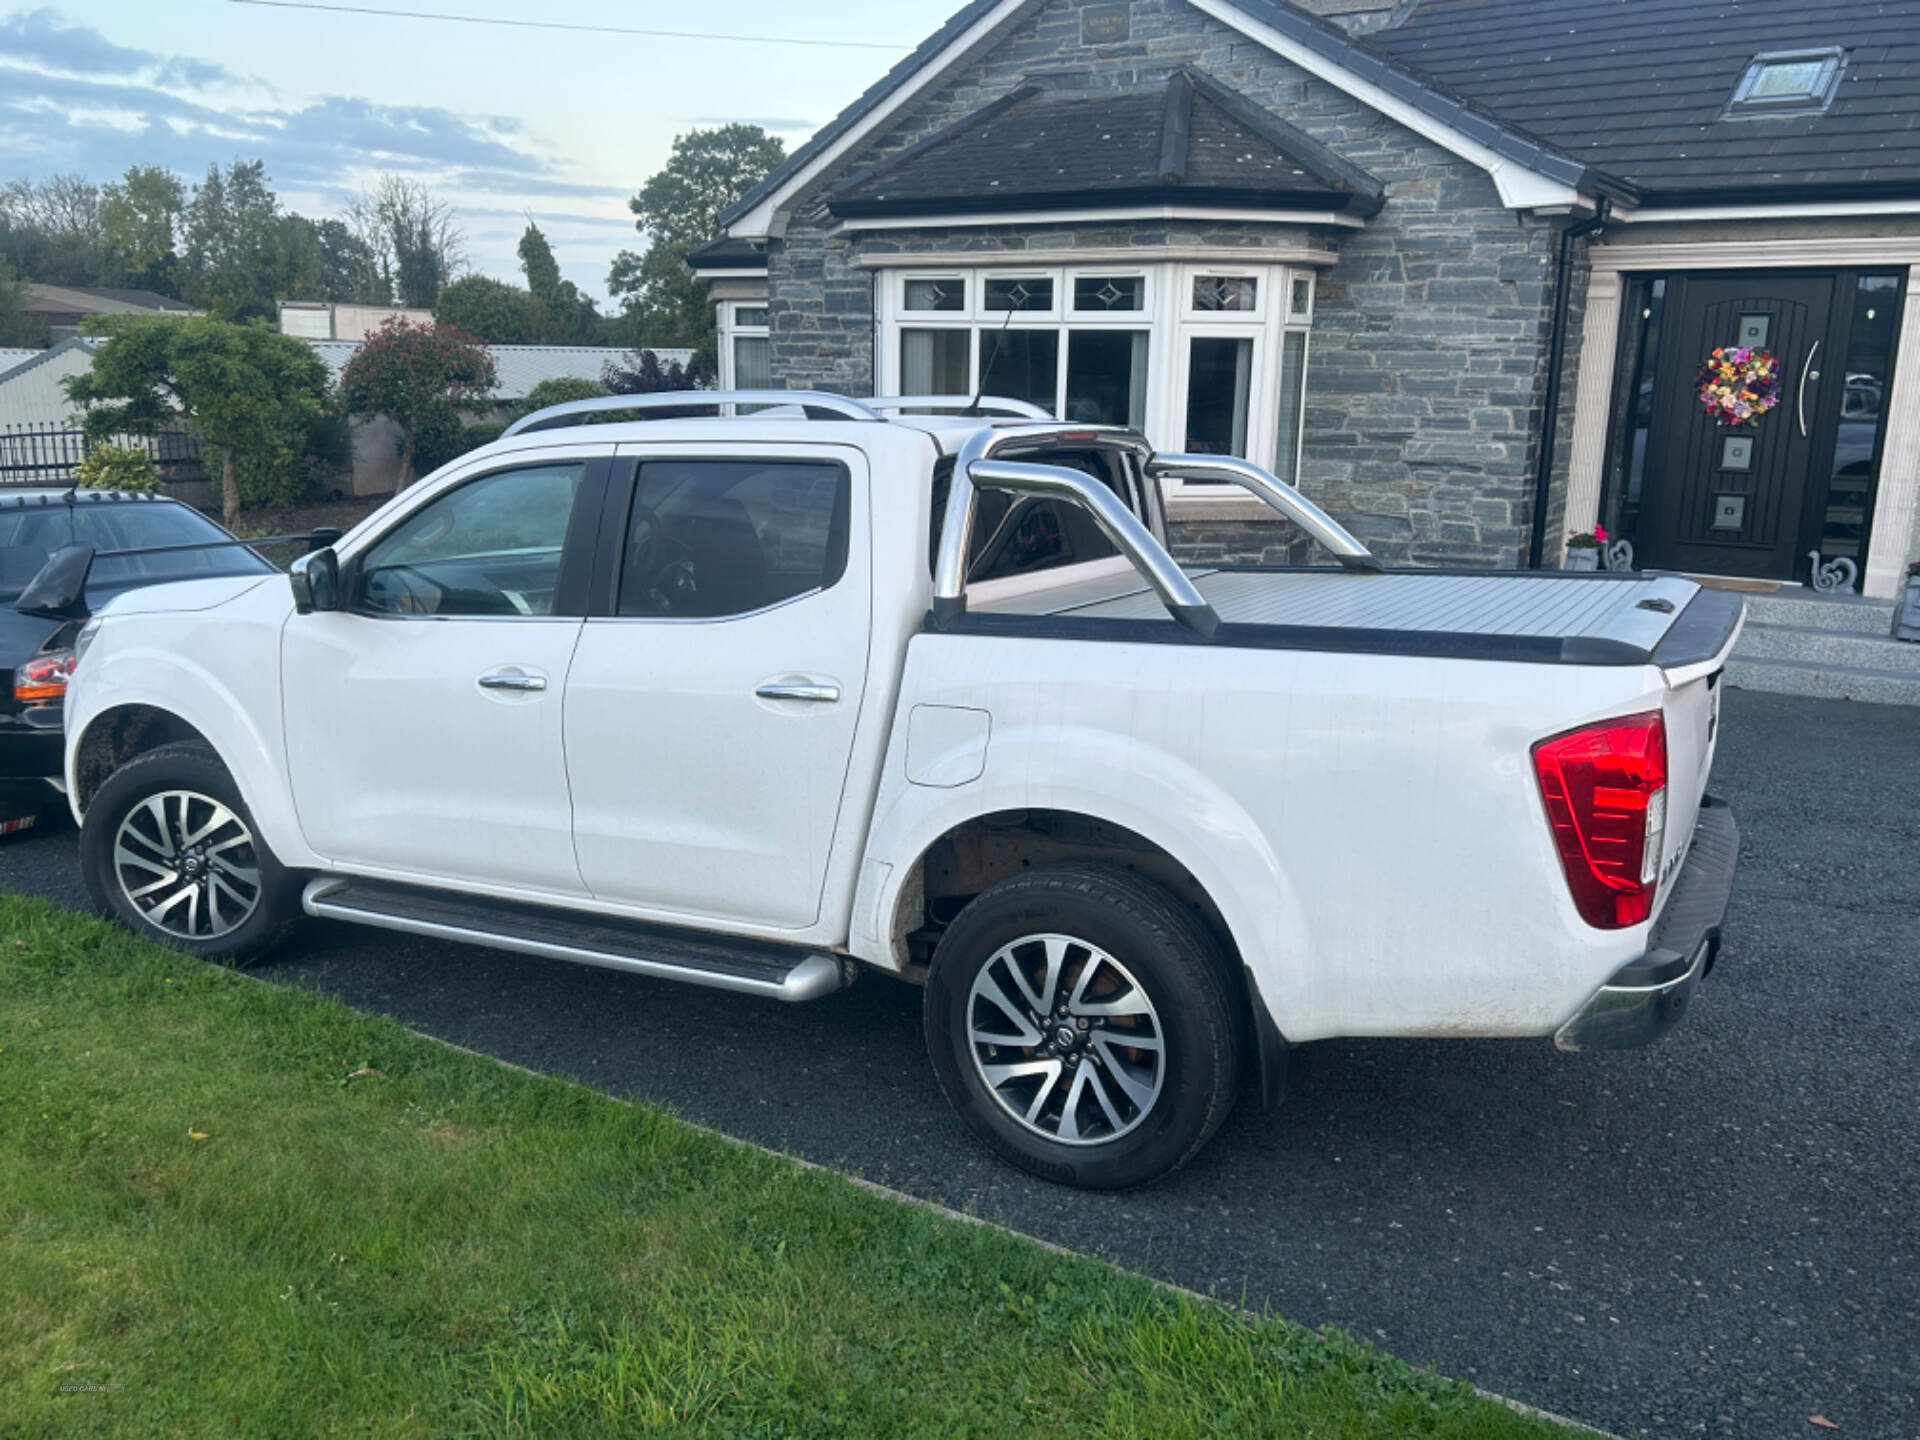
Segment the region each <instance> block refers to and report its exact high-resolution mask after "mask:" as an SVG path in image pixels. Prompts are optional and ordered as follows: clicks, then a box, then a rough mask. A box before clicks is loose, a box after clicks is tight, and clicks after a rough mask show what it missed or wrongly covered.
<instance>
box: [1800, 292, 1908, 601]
mask: <svg viewBox="0 0 1920 1440" xmlns="http://www.w3.org/2000/svg"><path fill="white" fill-rule="evenodd" d="M1899 308H1900V277H1899V276H1898V275H1862V276H1861V277H1860V280H1859V283H1858V285H1856V286H1855V288H1854V294H1853V327H1852V329H1851V331H1850V332H1849V333H1848V336H1847V365H1846V389H1845V390H1844V391H1843V392H1842V393H1841V396H1840V433H1839V436H1838V438H1837V439H1836V441H1835V443H1834V447H1833V469H1832V470H1831V471H1830V472H1829V473H1830V475H1831V479H1830V480H1829V481H1828V483H1827V508H1826V523H1825V525H1824V527H1823V529H1822V533H1821V539H1820V554H1821V555H1822V556H1823V557H1824V558H1826V559H1832V558H1834V557H1835V556H1839V555H1846V556H1850V557H1851V558H1852V559H1853V560H1854V562H1855V563H1856V564H1858V565H1861V566H1862V567H1864V566H1865V563H1866V558H1865V557H1866V550H1867V527H1868V525H1869V524H1870V523H1871V521H1872V518H1873V492H1874V478H1875V473H1876V470H1877V463H1876V462H1877V453H1876V452H1877V451H1878V450H1879V447H1880V427H1881V425H1882V424H1883V423H1884V422H1885V419H1886V414H1887V396H1888V395H1889V394H1890V393H1891V392H1892V388H1893V346H1894V323H1895V320H1896V318H1897V316H1898V313H1899Z"/></svg>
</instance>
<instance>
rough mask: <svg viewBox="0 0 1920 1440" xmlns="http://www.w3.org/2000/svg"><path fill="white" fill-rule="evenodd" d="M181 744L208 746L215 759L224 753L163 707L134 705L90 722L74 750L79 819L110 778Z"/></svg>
mask: <svg viewBox="0 0 1920 1440" xmlns="http://www.w3.org/2000/svg"><path fill="white" fill-rule="evenodd" d="M181 743H189V744H197V745H204V746H205V747H206V748H207V749H209V750H211V751H212V752H213V753H214V754H215V755H218V754H219V753H220V747H219V746H217V745H215V744H214V743H213V742H212V741H211V740H209V739H208V738H207V737H206V735H205V734H203V733H202V732H201V731H200V730H199V729H198V728H197V727H196V726H194V725H193V724H191V723H190V722H188V721H187V720H185V719H183V718H182V717H181V716H179V715H176V714H175V713H174V712H173V711H171V710H168V709H166V708H164V707H162V706H159V705H146V704H137V703H134V704H122V705H114V706H112V707H110V708H108V709H105V710H102V711H100V712H99V713H98V714H97V715H95V716H93V717H92V718H91V719H90V720H88V721H87V723H86V726H85V728H84V729H83V730H82V731H81V732H80V738H79V740H78V741H77V742H75V744H74V746H73V775H72V792H71V793H72V795H73V805H74V810H75V812H76V815H84V814H85V812H86V808H87V806H88V805H89V804H90V803H91V802H92V800H93V797H94V795H95V794H96V793H98V791H99V789H100V787H101V785H103V784H105V783H106V779H107V777H108V776H109V775H111V774H113V772H114V771H115V770H118V769H119V768H120V767H121V766H122V765H125V764H126V763H127V762H128V761H129V760H132V759H133V758H134V757H135V756H138V755H144V754H146V753H147V752H148V751H149V750H157V749H159V748H160V747H161V746H162V745H177V744H181ZM222 763H225V761H224V760H223V761H222Z"/></svg>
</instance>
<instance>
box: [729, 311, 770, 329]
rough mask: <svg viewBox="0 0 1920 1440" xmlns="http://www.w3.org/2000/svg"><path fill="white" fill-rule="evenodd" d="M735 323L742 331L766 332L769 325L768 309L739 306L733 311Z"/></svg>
mask: <svg viewBox="0 0 1920 1440" xmlns="http://www.w3.org/2000/svg"><path fill="white" fill-rule="evenodd" d="M733 323H734V325H735V326H737V327H738V328H740V329H743V330H752V329H756V328H757V329H762V330H764V329H765V328H766V325H767V307H766V306H764V305H737V306H735V307H734V311H733Z"/></svg>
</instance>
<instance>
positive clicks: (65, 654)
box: [13, 650, 75, 700]
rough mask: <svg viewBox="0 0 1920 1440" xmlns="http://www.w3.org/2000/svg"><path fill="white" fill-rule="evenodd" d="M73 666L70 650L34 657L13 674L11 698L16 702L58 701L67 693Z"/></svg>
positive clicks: (72, 656)
mask: <svg viewBox="0 0 1920 1440" xmlns="http://www.w3.org/2000/svg"><path fill="white" fill-rule="evenodd" d="M74 664H75V657H74V653H73V651H71V650H55V651H54V652H53V653H51V654H49V655H36V656H34V657H33V659H31V660H29V661H27V662H26V663H25V664H24V665H21V666H18V667H17V668H16V669H15V670H14V672H13V698H14V699H16V700H58V699H59V698H60V697H61V696H62V695H65V694H66V693H67V681H69V680H71V679H72V678H73V667H74Z"/></svg>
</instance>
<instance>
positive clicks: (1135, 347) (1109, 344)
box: [1064, 330, 1147, 430]
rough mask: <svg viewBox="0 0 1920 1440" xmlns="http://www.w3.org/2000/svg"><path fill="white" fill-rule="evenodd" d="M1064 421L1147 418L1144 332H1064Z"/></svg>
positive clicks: (1137, 420)
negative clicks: (1065, 387) (1065, 370)
mask: <svg viewBox="0 0 1920 1440" xmlns="http://www.w3.org/2000/svg"><path fill="white" fill-rule="evenodd" d="M1064 418H1066V419H1068V420H1086V421H1089V422H1091V423H1093V424H1096V425H1130V426H1132V427H1133V428H1134V429H1136V430H1137V429H1139V428H1140V427H1141V426H1142V425H1144V424H1146V421H1147V332H1146V331H1145V330H1072V331H1069V332H1068V333H1067V413H1066V416H1065V417H1064Z"/></svg>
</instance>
